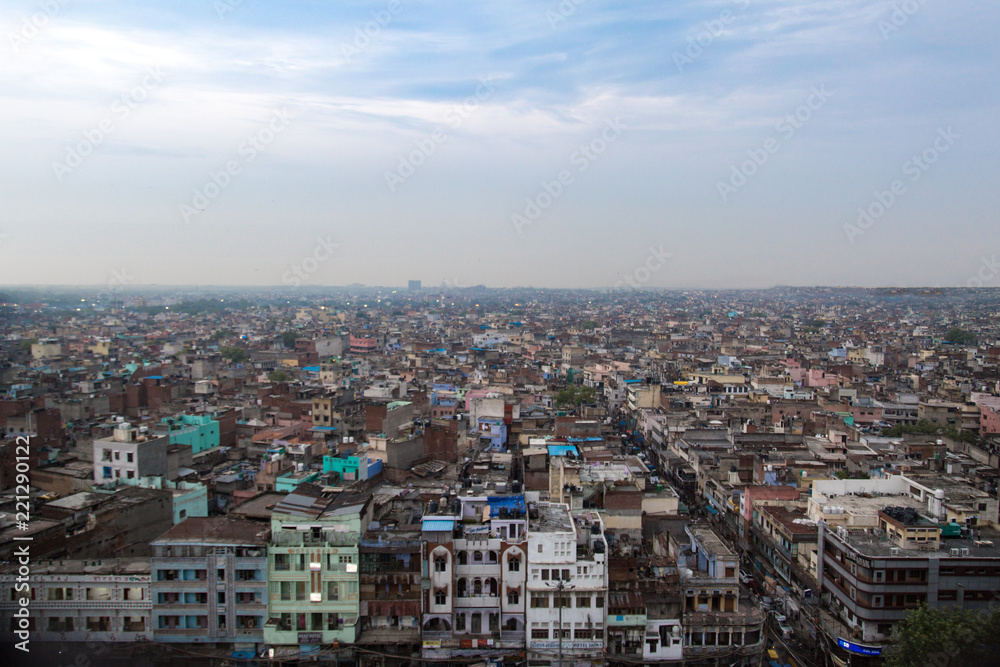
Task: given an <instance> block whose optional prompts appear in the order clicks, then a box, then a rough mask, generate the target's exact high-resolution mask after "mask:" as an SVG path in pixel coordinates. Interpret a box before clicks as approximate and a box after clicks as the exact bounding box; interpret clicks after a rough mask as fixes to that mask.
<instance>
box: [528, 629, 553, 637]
mask: <svg viewBox="0 0 1000 667" xmlns="http://www.w3.org/2000/svg"><path fill="white" fill-rule="evenodd" d="M531 638H532V639H548V638H549V629H548V628H532V629H531Z"/></svg>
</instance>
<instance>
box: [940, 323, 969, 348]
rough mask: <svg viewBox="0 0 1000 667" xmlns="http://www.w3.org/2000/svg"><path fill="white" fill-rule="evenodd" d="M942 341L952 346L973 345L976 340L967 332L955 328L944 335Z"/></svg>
mask: <svg viewBox="0 0 1000 667" xmlns="http://www.w3.org/2000/svg"><path fill="white" fill-rule="evenodd" d="M944 340H945V342H946V343H951V344H952V345H975V344H976V340H977V339H976V337H975V336H974V335H973V334H971V333H969V332H968V331H966V330H964V329H959V328H958V327H955V328H954V329H949V330H948V333H946V334H945V335H944Z"/></svg>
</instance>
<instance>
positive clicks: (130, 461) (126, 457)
mask: <svg viewBox="0 0 1000 667" xmlns="http://www.w3.org/2000/svg"><path fill="white" fill-rule="evenodd" d="M133 456H135V455H134V454H133V453H132V452H129V453H128V454H126V455H125V460H126V461H128V462H129V463H133V461H132V458H133Z"/></svg>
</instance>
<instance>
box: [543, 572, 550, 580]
mask: <svg viewBox="0 0 1000 667" xmlns="http://www.w3.org/2000/svg"><path fill="white" fill-rule="evenodd" d="M548 580H549V571H548V570H542V581H548Z"/></svg>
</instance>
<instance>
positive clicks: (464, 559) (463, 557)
mask: <svg viewBox="0 0 1000 667" xmlns="http://www.w3.org/2000/svg"><path fill="white" fill-rule="evenodd" d="M468 562H469V554H468V553H467V552H465V551H459V552H458V564H459V565H466V564H467V563H468Z"/></svg>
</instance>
